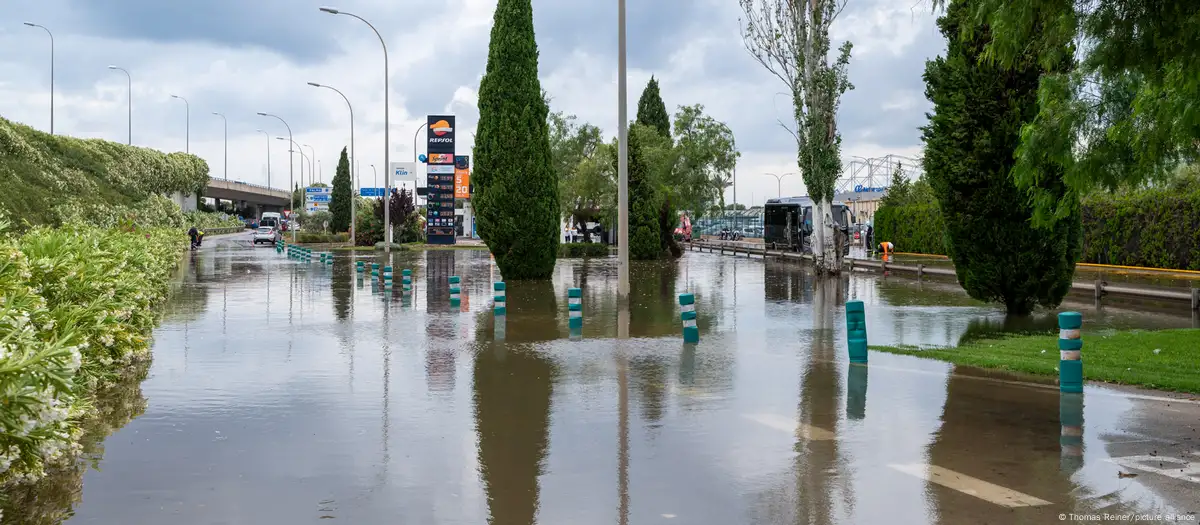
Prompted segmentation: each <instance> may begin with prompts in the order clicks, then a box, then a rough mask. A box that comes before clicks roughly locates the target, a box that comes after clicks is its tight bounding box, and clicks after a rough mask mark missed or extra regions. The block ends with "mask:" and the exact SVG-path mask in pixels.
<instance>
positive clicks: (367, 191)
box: [359, 188, 387, 197]
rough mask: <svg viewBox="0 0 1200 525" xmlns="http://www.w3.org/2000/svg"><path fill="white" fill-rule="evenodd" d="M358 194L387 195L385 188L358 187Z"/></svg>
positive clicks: (366, 195)
mask: <svg viewBox="0 0 1200 525" xmlns="http://www.w3.org/2000/svg"><path fill="white" fill-rule="evenodd" d="M359 194H360V195H362V196H363V197H382V196H384V195H387V188H360V189H359Z"/></svg>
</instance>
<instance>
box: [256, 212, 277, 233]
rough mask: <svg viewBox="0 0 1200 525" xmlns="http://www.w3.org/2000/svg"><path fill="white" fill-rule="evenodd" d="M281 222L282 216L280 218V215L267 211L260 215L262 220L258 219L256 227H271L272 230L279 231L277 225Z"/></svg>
mask: <svg viewBox="0 0 1200 525" xmlns="http://www.w3.org/2000/svg"><path fill="white" fill-rule="evenodd" d="M282 222H283V216H282V215H280V214H278V213H275V212H273V211H269V212H266V213H263V214H262V218H260V219H259V220H258V225H259V226H260V227H261V226H270V227H272V228H274V229H276V230H278V229H279V225H280V224H281V223H282Z"/></svg>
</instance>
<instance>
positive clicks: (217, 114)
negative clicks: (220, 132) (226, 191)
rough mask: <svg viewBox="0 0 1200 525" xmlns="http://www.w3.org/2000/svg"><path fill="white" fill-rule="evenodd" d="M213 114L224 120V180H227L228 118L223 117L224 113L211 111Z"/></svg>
mask: <svg viewBox="0 0 1200 525" xmlns="http://www.w3.org/2000/svg"><path fill="white" fill-rule="evenodd" d="M213 115H216V116H218V117H221V120H222V121H223V122H225V180H226V181H228V180H229V119H227V118H225V115H222V114H220V113H217V112H216V111H214V112H213Z"/></svg>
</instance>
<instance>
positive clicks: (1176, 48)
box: [938, 0, 1200, 226]
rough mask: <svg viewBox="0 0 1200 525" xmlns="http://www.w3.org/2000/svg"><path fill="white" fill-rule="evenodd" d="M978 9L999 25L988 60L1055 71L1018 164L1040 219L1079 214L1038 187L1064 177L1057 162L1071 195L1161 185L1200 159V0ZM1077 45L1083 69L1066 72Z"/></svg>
mask: <svg viewBox="0 0 1200 525" xmlns="http://www.w3.org/2000/svg"><path fill="white" fill-rule="evenodd" d="M938 3H939V4H940V3H941V1H939V2H938ZM971 14H972V16H973V17H974V20H975V21H976V22H977V23H985V24H989V25H990V26H991V27H994V28H999V29H998V30H997V31H995V32H994V33H993V34H989V35H987V36H988V37H989V40H988V41H987V42H986V44H987V45H986V47H985V51H984V57H985V58H987V59H991V60H993V61H994V62H995V63H996V64H998V65H999V66H1000V67H1003V68H1006V69H1013V68H1016V69H1020V68H1022V67H1024V66H1023V64H1024V63H1025V62H1027V61H1028V60H1030V59H1037V60H1038V61H1039V62H1040V63H1041V64H1042V65H1043V67H1045V68H1047V69H1048V70H1050V71H1049V72H1048V73H1047V74H1046V75H1044V76H1043V77H1042V83H1041V87H1040V90H1039V92H1038V99H1037V101H1038V107H1037V115H1036V117H1034V118H1032V119H1031V120H1030V122H1029V123H1028V124H1027V125H1026V126H1025V127H1024V128H1023V129H1022V130H1021V145H1020V147H1019V148H1018V149H1017V152H1016V155H1017V162H1016V163H1015V165H1014V166H1013V169H1012V174H1013V176H1014V178H1015V179H1016V180H1017V182H1018V185H1019V187H1021V188H1022V189H1023V190H1026V191H1028V192H1029V194H1030V197H1031V199H1032V201H1033V202H1034V204H1035V205H1036V211H1037V214H1036V215H1035V217H1034V218H1035V221H1036V223H1037V224H1038V225H1039V226H1049V225H1051V224H1052V223H1053V222H1055V221H1056V220H1058V219H1062V218H1065V217H1068V216H1070V215H1071V214H1072V213H1073V212H1074V211H1075V210H1074V208H1073V206H1072V204H1071V203H1070V202H1069V201H1068V202H1066V203H1063V202H1060V201H1059V200H1058V199H1057V198H1055V194H1054V193H1053V192H1046V191H1045V190H1043V189H1042V188H1041V185H1042V183H1043V181H1044V179H1045V178H1046V177H1047V176H1053V177H1058V176H1059V175H1058V172H1057V171H1056V170H1052V171H1051V172H1050V173H1051V175H1048V174H1047V173H1045V169H1046V168H1047V167H1048V166H1050V167H1055V166H1061V167H1062V168H1063V172H1062V179H1063V180H1064V181H1065V182H1066V185H1067V187H1068V188H1069V189H1070V191H1072V192H1073V193H1075V194H1076V195H1087V194H1089V193H1091V192H1092V191H1093V190H1095V189H1096V188H1103V189H1107V190H1116V189H1120V188H1128V187H1137V186H1140V185H1142V184H1143V183H1145V182H1147V181H1155V180H1160V179H1162V178H1164V177H1167V176H1169V175H1170V173H1171V171H1172V170H1173V169H1174V167H1175V165H1176V163H1177V162H1178V161H1179V160H1181V159H1185V160H1195V159H1196V157H1197V156H1198V154H1200V148H1198V147H1197V144H1198V142H1197V141H1198V140H1200V109H1197V107H1196V103H1195V101H1196V100H1200V75H1197V74H1196V71H1197V65H1198V63H1197V60H1196V57H1197V56H1198V55H1197V52H1198V51H1200V41H1197V39H1196V38H1195V34H1196V26H1197V24H1198V23H1200V2H1194V1H1191V0H1165V1H1157V0H1155V1H1152V0H1106V1H1103V2H1094V1H1089V0H1068V1H1050V0H980V1H978V2H975V4H974V5H973V6H971ZM975 30H976V27H975V25H974V24H965V25H964V26H963V27H962V28H961V31H960V34H959V35H955V36H958V37H959V38H960V39H963V40H974V39H977V38H978V36H977V35H975V34H974V33H975ZM1077 43H1078V45H1079V48H1080V50H1082V51H1084V52H1083V53H1081V59H1080V62H1079V64H1078V66H1077V67H1076V68H1074V69H1073V70H1064V69H1062V68H1060V67H1059V65H1060V64H1061V63H1063V62H1064V61H1068V60H1071V59H1072V51H1073V48H1074V47H1075V45H1076V44H1077ZM1029 50H1033V51H1034V52H1035V53H1037V55H1036V56H1034V57H1030V56H1029V55H1028V54H1027V53H1028V52H1029Z"/></svg>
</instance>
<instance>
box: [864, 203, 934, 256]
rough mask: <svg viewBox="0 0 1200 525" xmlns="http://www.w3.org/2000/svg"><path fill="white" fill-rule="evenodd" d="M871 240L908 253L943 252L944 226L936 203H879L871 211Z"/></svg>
mask: <svg viewBox="0 0 1200 525" xmlns="http://www.w3.org/2000/svg"><path fill="white" fill-rule="evenodd" d="M874 228H875V242H876V243H877V244H878V243H881V242H890V243H892V244H894V245H895V246H896V249H897V250H899V251H903V252H910V253H927V254H936V255H945V254H946V241H945V239H946V227H945V225H944V224H943V223H942V212H941V209H939V208H938V205H937V203H927V204H909V205H905V206H895V205H891V206H880V207H879V209H878V210H876V211H875V226H874Z"/></svg>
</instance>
